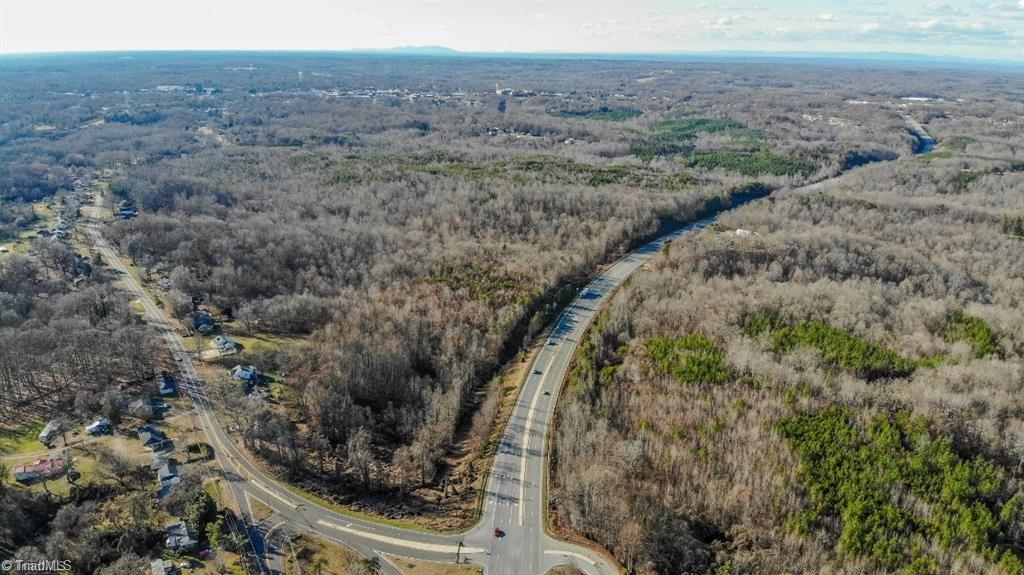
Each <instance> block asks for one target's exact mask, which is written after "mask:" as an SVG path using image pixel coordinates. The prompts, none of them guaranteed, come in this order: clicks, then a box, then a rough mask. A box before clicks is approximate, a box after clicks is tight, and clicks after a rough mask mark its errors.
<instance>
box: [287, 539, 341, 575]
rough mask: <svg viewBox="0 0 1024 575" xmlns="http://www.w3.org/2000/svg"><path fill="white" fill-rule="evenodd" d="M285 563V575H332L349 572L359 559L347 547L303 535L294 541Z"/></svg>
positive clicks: (288, 550)
mask: <svg viewBox="0 0 1024 575" xmlns="http://www.w3.org/2000/svg"><path fill="white" fill-rule="evenodd" d="M285 561H286V564H285V569H284V572H285V575H299V574H300V573H301V574H303V575H330V574H334V573H346V572H348V567H349V565H351V564H352V563H355V562H357V561H359V557H358V556H357V555H356V554H355V553H353V552H351V551H349V550H348V549H346V548H345V547H342V546H340V545H335V544H333V543H328V542H327V541H324V540H323V539H321V538H319V537H314V536H312V535H306V534H303V535H300V536H299V537H297V538H295V539H293V540H292V544H291V548H290V549H286V555H285Z"/></svg>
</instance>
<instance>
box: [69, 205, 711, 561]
mask: <svg viewBox="0 0 1024 575" xmlns="http://www.w3.org/2000/svg"><path fill="white" fill-rule="evenodd" d="M97 210H98V208H97V207H96V206H93V207H92V215H93V216H94V219H93V221H91V222H90V223H89V224H87V228H86V231H87V233H88V235H89V237H90V239H91V241H92V243H93V246H94V248H95V249H96V250H97V251H98V252H99V253H100V254H101V255H102V257H103V259H104V261H105V262H106V263H107V264H108V265H109V266H111V267H112V268H114V269H115V270H117V271H118V272H119V273H120V275H121V277H122V280H123V283H124V286H125V287H126V288H127V289H128V291H130V292H131V293H132V294H133V295H134V296H135V297H136V298H137V299H138V300H139V302H140V303H141V304H142V306H143V308H144V317H145V319H146V320H147V321H148V322H149V323H150V324H151V325H152V326H153V327H154V328H155V329H156V330H157V332H158V334H159V335H160V336H161V337H162V338H163V339H164V341H165V342H166V344H167V347H168V349H169V350H170V352H171V354H172V355H173V357H174V360H175V362H176V363H177V366H178V369H179V371H180V374H179V375H180V378H179V379H180V385H181V388H182V390H183V391H184V392H185V394H186V395H187V396H188V397H189V398H190V399H191V401H192V403H193V406H194V407H193V410H192V411H191V413H190V417H193V418H194V421H193V424H194V425H196V426H197V428H198V429H201V430H202V431H203V432H204V433H205V435H206V438H207V442H208V443H209V444H210V445H212V446H213V447H214V453H215V456H216V459H217V462H218V464H219V465H220V467H221V468H222V469H223V474H224V477H225V478H226V479H227V482H228V484H229V486H230V491H231V493H232V495H233V496H234V498H235V500H236V501H237V503H238V506H239V508H240V509H241V510H242V514H243V516H244V518H245V519H246V521H247V525H248V531H249V536H250V540H251V541H252V545H253V549H254V551H255V552H256V554H257V556H259V557H261V558H262V561H261V570H262V571H263V572H264V573H273V572H280V571H281V570H282V568H281V567H280V566H279V565H274V564H275V563H278V564H279V563H280V558H279V553H278V551H279V548H280V546H281V545H282V542H281V541H280V539H281V538H279V537H267V535H268V533H269V532H270V531H271V530H274V531H277V532H281V531H282V529H281V528H282V527H283V526H285V525H286V526H287V528H288V529H290V530H292V531H311V532H314V533H316V534H318V535H320V536H323V537H325V538H327V539H331V540H334V541H337V542H339V543H342V544H344V545H346V546H348V547H351V548H353V549H355V550H356V551H358V552H360V553H361V554H363V555H364V556H367V557H373V556H379V557H381V563H382V565H383V567H384V569H385V570H386V571H387V572H390V573H397V570H396V569H395V568H394V566H393V565H391V564H390V563H389V562H388V560H387V558H386V557H385V555H393V556H400V557H413V558H417V559H423V560H431V561H442V562H454V561H455V560H456V556H458V557H459V558H460V560H461V562H463V563H471V564H476V565H482V566H483V567H484V569H485V572H486V573H487V574H488V575H492V574H493V575H499V574H508V575H522V574H530V573H538V574H540V573H544V572H546V571H547V570H549V569H550V568H552V567H554V566H556V565H565V564H573V565H576V566H577V567H578V568H580V569H581V570H583V571H584V572H585V573H587V574H589V575H610V574H613V573H619V572H620V569H619V567H618V566H617V565H616V564H615V563H614V562H613V561H612V560H611V558H610V557H609V556H606V555H604V554H601V553H598V552H595V551H593V550H591V549H588V548H585V547H581V546H578V545H573V544H570V543H565V542H561V541H558V540H556V539H554V538H552V537H551V536H549V535H548V534H547V533H546V532H545V527H544V526H545V499H544V494H545V491H544V488H545V486H544V478H545V469H546V468H547V453H546V438H547V434H548V429H549V424H550V422H551V420H552V416H553V414H554V407H555V399H556V398H557V397H558V392H559V390H560V388H561V385H562V382H563V381H564V379H565V375H566V372H567V371H568V369H569V363H570V361H571V360H572V356H573V353H574V352H575V350H576V346H577V344H578V342H579V340H580V338H581V337H582V336H583V334H584V331H585V330H586V327H587V325H589V323H590V322H591V321H592V320H593V319H594V317H595V316H596V315H597V312H598V310H599V308H600V307H601V305H602V304H603V303H604V302H605V300H606V299H607V298H608V297H609V296H610V295H611V293H612V292H613V291H614V290H615V288H616V287H618V286H619V285H621V284H622V282H624V281H625V280H626V278H627V277H629V275H630V274H632V273H633V272H634V271H635V270H636V269H637V268H638V267H640V266H641V265H642V264H643V263H644V262H646V261H647V260H648V259H650V258H651V257H652V256H653V255H654V254H656V253H658V251H659V250H660V249H661V248H662V246H663V245H664V244H665V243H666V242H667V241H669V240H671V239H674V238H677V237H680V236H682V235H685V234H687V233H691V232H693V231H695V230H698V229H700V228H703V227H704V226H706V225H707V224H708V223H709V222H711V221H712V220H713V219H714V218H708V219H706V220H702V221H700V222H698V223H695V224H691V225H689V226H686V227H684V228H681V229H679V230H677V231H675V232H673V233H671V234H668V235H666V236H663V237H661V238H659V239H657V240H655V241H652V242H650V243H648V244H646V245H644V246H643V247H641V248H640V249H638V250H636V251H634V252H632V253H630V254H629V255H627V256H625V257H624V258H622V259H620V260H619V261H618V262H616V263H615V264H614V265H613V266H611V267H610V268H609V269H608V270H607V271H605V272H604V273H602V274H601V275H600V276H599V277H597V278H596V279H595V280H593V281H592V282H591V283H590V284H589V285H588V286H587V287H586V288H585V289H584V290H582V291H581V292H580V295H579V296H577V297H576V299H575V300H574V301H573V302H572V303H571V304H570V305H569V306H568V307H567V308H566V309H565V311H563V313H562V315H561V316H559V318H558V320H557V321H556V323H555V325H554V327H553V328H552V330H551V333H550V336H549V338H548V340H547V342H546V344H545V345H544V347H543V348H542V349H541V351H540V352H539V353H538V354H537V356H536V358H535V360H534V363H533V366H532V368H531V373H530V375H528V376H527V379H526V382H525V383H524V385H523V388H522V391H521V392H520V395H519V398H518V400H517V401H516V404H515V406H514V408H513V412H512V414H511V416H510V419H509V421H508V423H507V425H506V427H505V430H504V432H503V435H502V438H501V441H500V443H499V446H498V450H497V453H496V455H495V458H494V462H493V467H492V470H491V473H490V476H489V479H488V484H487V489H486V493H485V495H484V496H485V498H486V499H485V505H484V512H483V515H482V517H481V520H480V521H479V523H477V525H476V526H475V527H473V528H471V529H470V530H469V531H467V532H465V533H461V534H455V535H442V534H436V533H425V532H416V531H411V530H406V529H400V528H396V527H392V526H389V525H383V524H379V523H375V522H373V521H370V520H367V519H365V518H362V517H355V516H349V515H344V514H341V513H338V512H336V511H334V510H331V509H327V508H325V507H322V506H319V505H317V504H315V503H312V502H310V501H309V500H307V499H305V498H303V497H301V496H299V495H296V494H295V493H293V492H292V491H291V490H289V489H288V488H286V487H285V486H283V485H282V484H280V483H279V482H278V481H277V480H276V479H274V478H272V477H270V476H268V475H267V474H266V473H264V472H263V471H262V470H260V469H259V468H257V467H256V466H255V465H253V464H252V462H251V461H249V459H248V458H247V457H246V456H245V455H244V454H242V453H241V452H240V450H239V449H238V448H237V447H236V446H235V444H234V442H233V441H232V440H231V439H230V438H229V437H228V435H227V433H226V432H225V430H224V429H223V428H222V427H221V426H220V424H219V423H218V422H217V419H216V417H215V415H214V413H213V406H212V405H211V403H210V401H209V400H208V398H207V396H206V393H205V390H204V388H203V383H202V381H201V380H200V379H199V377H198V375H197V373H196V370H195V368H194V366H193V364H192V358H191V355H190V354H189V352H188V350H187V348H186V346H185V344H184V342H183V341H182V338H181V337H180V336H179V335H178V333H177V332H176V331H175V330H174V328H173V327H172V325H171V323H170V321H169V320H168V318H167V317H166V316H165V315H164V314H163V312H162V311H161V309H160V308H159V307H158V306H157V305H156V302H155V301H154V300H153V297H152V296H151V295H150V294H149V292H147V291H146V290H145V289H143V287H142V285H141V284H140V283H139V282H138V281H137V280H136V279H135V278H134V277H133V276H132V275H131V274H130V273H129V271H128V267H127V265H126V264H125V263H124V262H123V261H122V260H121V258H120V256H119V255H118V254H117V253H116V252H115V251H114V250H113V248H112V247H111V246H110V245H109V244H108V243H107V242H106V240H104V239H103V237H102V235H101V234H100V233H99V231H98V227H97V224H98V221H97V220H96V219H95V216H96V214H97V213H98V212H97ZM252 499H255V500H257V501H259V502H260V503H262V504H264V505H266V506H268V507H270V508H271V509H273V510H274V511H275V514H274V516H272V517H270V518H268V519H265V520H264V521H263V522H261V523H260V524H258V525H253V524H252V521H251V518H252V516H253V514H252V508H251V505H250V503H249V502H250V500H252ZM495 528H497V529H499V530H500V532H501V536H500V537H496V536H495V535H494V533H495ZM285 531H286V530H285Z"/></svg>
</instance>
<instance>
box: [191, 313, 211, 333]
mask: <svg viewBox="0 0 1024 575" xmlns="http://www.w3.org/2000/svg"><path fill="white" fill-rule="evenodd" d="M216 323H217V322H216V321H215V320H214V319H213V316H212V315H210V314H209V313H207V312H205V311H197V312H196V313H195V314H193V316H192V327H193V329H195V330H196V331H198V332H199V333H201V334H207V333H210V332H211V331H212V330H213V328H214V326H215V325H216Z"/></svg>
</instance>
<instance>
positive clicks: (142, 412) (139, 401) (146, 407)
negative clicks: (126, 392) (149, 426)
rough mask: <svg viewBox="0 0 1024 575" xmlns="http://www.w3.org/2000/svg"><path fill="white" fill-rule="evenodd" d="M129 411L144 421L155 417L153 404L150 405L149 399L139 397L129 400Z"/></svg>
mask: <svg viewBox="0 0 1024 575" xmlns="http://www.w3.org/2000/svg"><path fill="white" fill-rule="evenodd" d="M128 413H130V414H132V416H134V417H137V418H139V419H141V420H143V421H149V420H151V419H153V406H152V405H150V403H149V399H147V398H145V397H139V398H136V399H133V400H132V401H130V402H128Z"/></svg>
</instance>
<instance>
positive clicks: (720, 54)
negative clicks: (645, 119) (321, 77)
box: [343, 46, 1024, 68]
mask: <svg viewBox="0 0 1024 575" xmlns="http://www.w3.org/2000/svg"><path fill="white" fill-rule="evenodd" d="M343 52H349V53H356V54H392V55H396V56H452V57H484V58H486V57H492V58H494V57H516V58H570V59H589V58H600V59H614V60H624V59H625V60H632V59H643V60H678V59H680V58H694V59H728V60H738V59H743V60H777V59H794V58H801V59H814V60H843V61H857V60H860V61H875V62H888V63H894V64H900V63H904V64H929V65H944V64H945V65H948V64H960V65H962V64H977V65H985V66H998V67H1016V68H1022V67H1024V61H1014V60H996V59H984V58H965V57H961V56H934V55H929V54H915V53H903V52H756V51H741V50H730V51H716V52H685V51H680V52H462V51H459V50H454V49H452V48H448V47H445V46H396V47H393V48H374V49H360V48H356V49H352V50H344V51H343Z"/></svg>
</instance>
